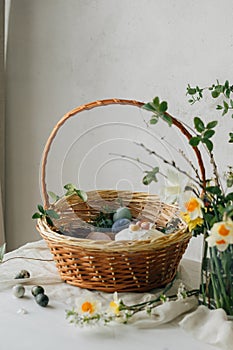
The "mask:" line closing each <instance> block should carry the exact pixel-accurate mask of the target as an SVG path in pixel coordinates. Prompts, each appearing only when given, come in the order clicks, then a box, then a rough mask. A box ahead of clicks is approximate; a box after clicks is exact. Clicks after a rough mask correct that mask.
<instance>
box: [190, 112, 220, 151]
mask: <svg viewBox="0 0 233 350" xmlns="http://www.w3.org/2000/svg"><path fill="white" fill-rule="evenodd" d="M217 124H218V122H217V121H216V120H213V121H211V122H209V123H208V124H207V125H205V124H204V122H203V121H202V120H201V118H199V117H195V118H194V127H195V130H196V131H197V135H196V136H193V137H192V138H191V139H190V141H189V143H190V145H191V146H193V147H196V146H198V145H199V143H200V142H202V143H204V144H205V145H206V147H207V149H208V150H209V152H212V150H213V142H212V141H211V140H210V138H211V137H212V136H213V135H214V134H215V130H213V129H214V128H215V127H216V125H217Z"/></svg>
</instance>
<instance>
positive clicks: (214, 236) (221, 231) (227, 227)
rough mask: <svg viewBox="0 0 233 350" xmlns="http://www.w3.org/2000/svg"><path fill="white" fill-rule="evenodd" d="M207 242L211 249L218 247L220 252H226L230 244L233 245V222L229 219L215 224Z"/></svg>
mask: <svg viewBox="0 0 233 350" xmlns="http://www.w3.org/2000/svg"><path fill="white" fill-rule="evenodd" d="M206 240H207V242H208V245H209V247H214V246H217V248H218V250H220V251H224V250H226V249H227V247H228V245H229V244H233V221H232V220H230V219H228V220H227V221H220V222H217V223H215V224H214V225H213V227H212V228H211V230H210V235H209V237H207V238H206Z"/></svg>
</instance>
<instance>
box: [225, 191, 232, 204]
mask: <svg viewBox="0 0 233 350" xmlns="http://www.w3.org/2000/svg"><path fill="white" fill-rule="evenodd" d="M226 201H229V202H230V201H233V192H230V193H228V195H227V196H226Z"/></svg>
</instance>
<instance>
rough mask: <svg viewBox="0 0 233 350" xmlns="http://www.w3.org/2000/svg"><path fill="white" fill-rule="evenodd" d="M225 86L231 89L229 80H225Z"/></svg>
mask: <svg viewBox="0 0 233 350" xmlns="http://www.w3.org/2000/svg"><path fill="white" fill-rule="evenodd" d="M224 86H225V88H226V89H229V81H228V80H226V81H225V84H224Z"/></svg>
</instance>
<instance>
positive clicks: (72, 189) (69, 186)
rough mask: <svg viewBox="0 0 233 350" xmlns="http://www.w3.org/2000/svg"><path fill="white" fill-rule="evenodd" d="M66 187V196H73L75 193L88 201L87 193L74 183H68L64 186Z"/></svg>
mask: <svg viewBox="0 0 233 350" xmlns="http://www.w3.org/2000/svg"><path fill="white" fill-rule="evenodd" d="M64 188H65V189H66V190H67V191H66V193H65V196H71V195H73V194H76V195H78V196H79V197H80V198H81V199H82V200H83V201H84V202H86V201H87V194H86V192H84V191H82V190H78V189H77V188H76V187H75V185H73V184H67V185H65V186H64Z"/></svg>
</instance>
